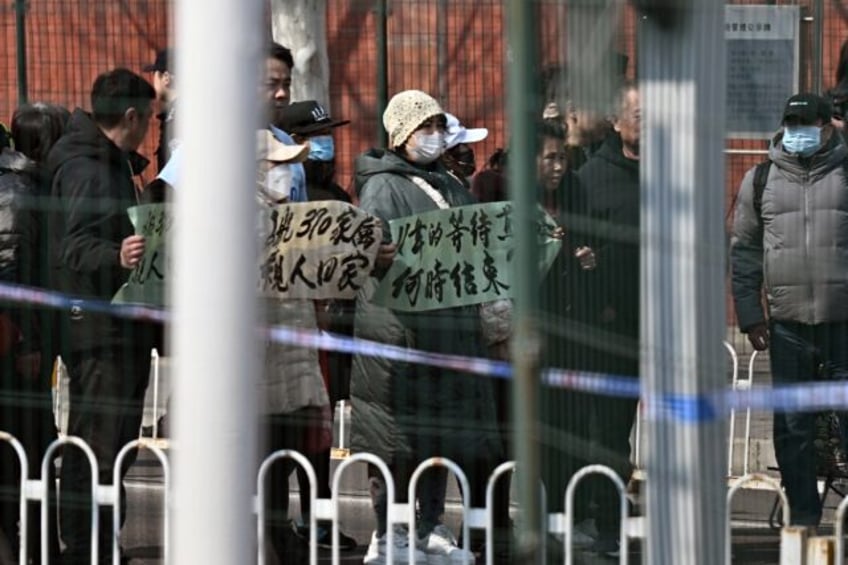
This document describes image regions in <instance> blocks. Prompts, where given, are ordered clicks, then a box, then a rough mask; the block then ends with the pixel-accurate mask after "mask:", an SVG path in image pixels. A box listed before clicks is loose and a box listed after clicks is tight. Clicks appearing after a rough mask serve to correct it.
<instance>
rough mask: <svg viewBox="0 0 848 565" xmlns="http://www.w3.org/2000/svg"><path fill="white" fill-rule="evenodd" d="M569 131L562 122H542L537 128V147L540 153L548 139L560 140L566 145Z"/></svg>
mask: <svg viewBox="0 0 848 565" xmlns="http://www.w3.org/2000/svg"><path fill="white" fill-rule="evenodd" d="M567 134H568V129H567V128H566V127H565V124H564V123H563V122H562V120H559V119H549V120H540V121H539V123H538V125H537V126H536V147H537V149H538V150H539V151H541V150H542V145H543V144H544V142H545V140H546V139H559V140H561V141H562V142H563V145H564V144H565V139H566V135H567Z"/></svg>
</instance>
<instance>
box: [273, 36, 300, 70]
mask: <svg viewBox="0 0 848 565" xmlns="http://www.w3.org/2000/svg"><path fill="white" fill-rule="evenodd" d="M268 57H269V58H271V59H276V60H278V61H280V62H281V63H283V64H284V65H286V66H288V68H289V69H294V57H292V52H291V49H289V48H288V47H283V46H282V45H280V44H279V43H276V42H274V41H272V42H271V47H270V48H269V49H268Z"/></svg>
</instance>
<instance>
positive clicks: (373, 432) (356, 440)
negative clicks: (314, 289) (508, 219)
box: [351, 150, 500, 462]
mask: <svg viewBox="0 0 848 565" xmlns="http://www.w3.org/2000/svg"><path fill="white" fill-rule="evenodd" d="M409 176H419V177H421V178H422V179H424V180H425V181H426V182H427V183H429V184H430V185H431V186H432V187H434V188H435V189H437V190H438V191H439V192H440V193H441V195H442V196H443V197H444V199H445V200H446V201H447V203H448V204H449V205H450V206H451V207H454V206H463V205H467V204H473V203H474V202H473V197H472V196H471V194H470V193H469V192H468V191H467V190H465V189H464V188H463V187H462V186H461V185H460V184H459V183H458V182H457V181H455V180H454V179H453V178H452V177H450V175H449V174H448V173H447V171H446V170H445V169H444V167H443V166H442V165H441V164H434V165H431V166H429V167H427V168H424V167H418V166H415V165H413V164H411V163H408V162H407V161H405V160H404V159H402V158H400V157H399V156H397V155H395V154H394V153H391V152H383V151H379V150H371V151H369V152H367V153H365V154H363V155H361V156H359V157H358V158H357V160H356V190H357V193H358V194H359V198H360V207H361V208H362V209H363V210H365V211H366V212H368V213H370V214H373V215H375V216H377V217H379V218H381V219H382V220H383V221H384V222H386V224H387V223H388V221H389V220H392V219H395V218H403V217H406V216H411V215H415V214H420V213H423V212H430V211H433V210H437V209H438V206H437V205H436V204H435V202H434V201H433V200H432V199H431V198H430V197H429V196H428V195H427V194H426V193H425V192H424V191H423V190H422V189H421V188H420V187H418V186H417V185H416V184H415V183H414V182H412V181H411V180H410V179H409ZM384 229H386V230H387V229H388V227H386V228H384ZM377 283H378V281H377V279H376V278H374V277H372V278H370V279H369V281H368V283H367V284H366V285H365V286H364V287H363V289H362V290H361V291H360V294H359V296H358V297H357V306H356V321H355V333H356V336H357V337H359V338H364V339H369V340H374V341H379V342H382V343H387V344H391V345H396V346H400V347H409V348H416V349H423V350H427V351H433V352H438V353H448V354H456V355H465V356H480V355H481V354H482V348H481V340H480V320H479V315H478V313H477V311H478V309H477V307H461V308H448V309H443V310H433V311H428V312H404V313H401V312H395V311H392V310H390V309H388V308H383V307H380V306H376V305H374V304H371V303H370V302H369V299H370V297H371V296H372V295H373V292H374V290H375V288H376V287H377ZM351 400H352V407H353V413H354V414H355V416H354V425H353V429H352V437H351V444H352V448H353V449H354V450H357V451H368V452H372V453H375V454H377V455H378V456H380V457H381V458H383V459H384V460H386V461H394V460H396V458H401V459H404V458H410V457H411V458H413V459H414V460H417V461H420V460H421V459H424V458H426V457H429V456H433V455H442V456H446V457H450V458H452V459H456V460H459V461H465V462H467V461H469V460H471V459H474V458H479V457H492V458H495V457H498V456H499V455H500V441H499V437H498V434H497V428H496V423H495V412H494V399H493V392H492V385H491V382H489V381H488V380H487V379H485V378H483V377H475V376H471V375H468V374H465V373H461V372H458V371H452V370H444V369H436V368H433V367H429V366H422V365H413V364H410V363H402V362H398V361H392V360H389V359H386V358H382V357H370V356H359V355H357V356H355V357H354V359H353V369H352V375H351Z"/></svg>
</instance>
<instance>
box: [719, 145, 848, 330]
mask: <svg viewBox="0 0 848 565" xmlns="http://www.w3.org/2000/svg"><path fill="white" fill-rule="evenodd" d="M769 159H770V160H771V162H772V166H771V167H770V168H769V175H768V178H767V180H766V184H765V188H764V189H763V194H762V201H761V206H760V212H759V214H758V213H757V211H756V210H755V208H754V203H753V201H754V169H753V168H752V169H751V170H749V171H748V172H747V173H746V174H745V177H744V178H743V179H742V186H741V188H740V189H739V197H738V201H737V205H736V215H735V218H734V222H733V236H732V238H731V248H730V258H731V262H732V267H733V298H734V300H735V302H736V316H737V318H738V320H739V327H740V328H742V329H743V330H747V329H749V328H750V327H752V326H754V325H756V324H759V323H763V322H765V313H764V312H763V307H762V302H761V292H762V289H763V287H765V290H766V298H767V302H768V309H769V318H771V319H775V320H782V321H790V322H800V323H802V324H821V323H826V322H844V321H846V320H848V184H846V182H847V181H848V179H846V178H845V161H846V159H848V148H846V146H845V144H844V143H843V142H842V138H841V137H840V136H839V135H837V134H835V133H834V134H833V135H831V136H830V138H829V139H828V140H827V141H826V142H825V145H824V147H822V148H821V149H820V150H819V151H818V152H817V153H815V154H814V155H813V156H812V157H810V158H809V159H802V158H800V157H798V156H797V155H794V154H790V153H787V152H786V151H785V150H784V148H783V144H782V133H781V134H778V135H776V136H775V137H774V139H773V140H772V143H771V146H770V147H769Z"/></svg>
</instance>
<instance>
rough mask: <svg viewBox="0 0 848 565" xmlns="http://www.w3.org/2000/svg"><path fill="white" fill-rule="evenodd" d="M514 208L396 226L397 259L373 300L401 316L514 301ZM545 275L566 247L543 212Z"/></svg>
mask: <svg viewBox="0 0 848 565" xmlns="http://www.w3.org/2000/svg"><path fill="white" fill-rule="evenodd" d="M512 209H513V208H512V204H511V203H510V202H494V203H490V204H475V205H473V206H462V207H459V208H449V209H447V210H438V211H434V212H426V213H424V214H418V215H416V216H410V217H408V218H401V219H398V220H392V221H391V222H390V224H391V229H392V241H394V242H395V243H396V244H397V256H396V257H395V260H394V263H392V266H391V268H390V269H389V271H388V273H386V275H385V277H383V280H382V281H381V282H380V286H379V287H378V288H377V290H376V292H375V293H374V296H373V298H372V300H373V302H374V303H376V304H380V305H382V306H388V307H390V308H393V309H395V310H401V311H424V310H434V309H438V308H450V307H454V306H466V305H471V304H482V303H484V302H489V301H491V300H496V299H498V298H511V297H512V292H513V270H514V269H513V267H512V264H511V263H512V258H513V252H514V248H515V239H514V236H513V231H512V225H513V223H512V222H513V220H512V213H513V212H512ZM539 214H540V220H539V244H540V270H541V271H542V272H545V271H547V269H548V268H549V267H550V265H551V264H552V263H553V260H554V259H555V258H556V255H557V253H558V252H559V249H560V247H561V245H562V242H561V240H560V238H559V237H558V234H557V226H556V224H555V223H554V221H553V219H552V218H551V217H550V216H548V215H547V214H545V213H544V212H542V211H541V210H540V212H539Z"/></svg>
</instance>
